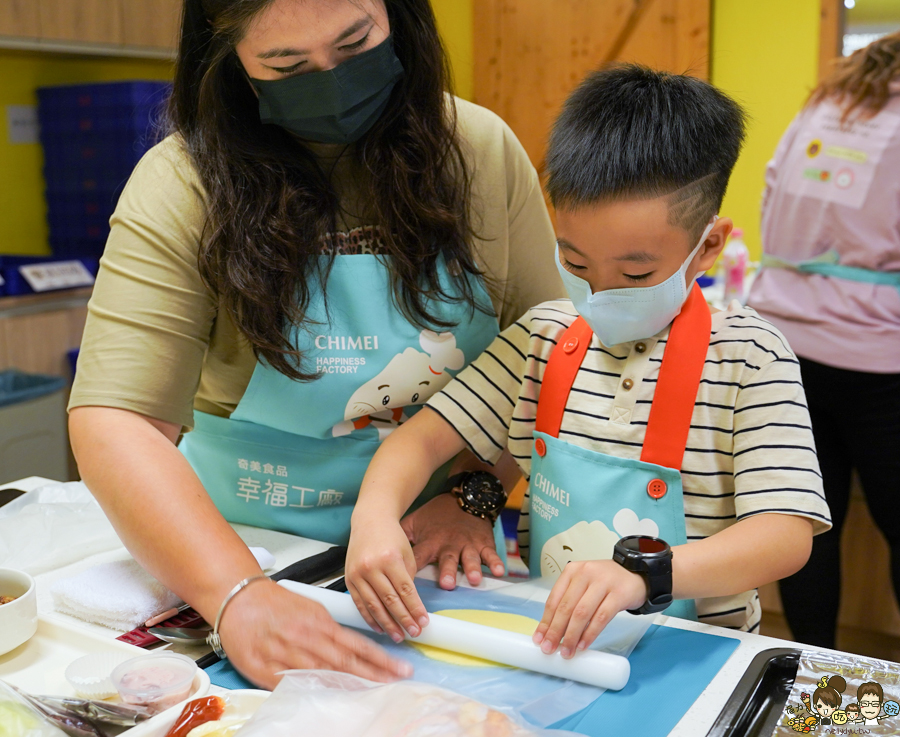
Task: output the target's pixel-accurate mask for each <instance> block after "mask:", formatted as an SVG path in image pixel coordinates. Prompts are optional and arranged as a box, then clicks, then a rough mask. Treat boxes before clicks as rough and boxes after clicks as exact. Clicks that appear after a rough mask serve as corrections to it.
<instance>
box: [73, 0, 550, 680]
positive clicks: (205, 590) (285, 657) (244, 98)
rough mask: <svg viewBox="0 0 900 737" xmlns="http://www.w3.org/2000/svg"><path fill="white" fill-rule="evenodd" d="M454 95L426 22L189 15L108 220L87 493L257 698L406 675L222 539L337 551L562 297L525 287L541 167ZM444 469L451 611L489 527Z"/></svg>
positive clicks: (424, 554) (429, 555) (328, 14)
mask: <svg viewBox="0 0 900 737" xmlns="http://www.w3.org/2000/svg"><path fill="white" fill-rule="evenodd" d="M447 86H448V69H447V63H446V59H445V57H444V54H443V51H442V48H441V44H440V40H439V38H438V35H437V31H436V28H435V21H434V16H433V14H432V11H431V7H430V5H429V2H428V0H186V1H185V6H184V20H183V27H182V37H181V44H180V49H179V53H178V61H177V66H176V74H175V84H174V91H173V94H172V98H171V103H170V119H171V124H172V134H171V135H170V136H169V137H168V138H166V139H165V140H163V141H162V142H161V143H160V144H159V145H157V146H156V147H155V148H154V149H152V150H151V151H150V152H149V153H148V154H147V156H146V157H145V158H144V159H143V160H142V161H141V163H140V164H139V165H138V167H137V168H136V170H135V172H134V174H133V175H132V178H131V180H130V182H129V184H128V186H127V187H126V189H125V191H124V192H123V194H122V197H121V199H120V201H119V204H118V207H117V210H116V213H115V215H114V216H113V219H112V232H111V235H110V239H109V242H108V245H107V248H106V252H105V254H104V258H103V262H102V267H101V272H100V274H99V276H98V279H97V284H96V288H95V292H94V296H93V298H92V301H91V305H90V315H89V318H88V323H87V327H86V329H85V336H84V341H83V344H82V350H81V354H80V357H79V366H78V375H77V377H76V381H75V386H74V388H73V392H72V400H71V405H70V410H71V413H70V430H71V437H72V444H73V448H74V450H75V454H76V457H77V459H78V463H79V469H80V471H81V473H82V476H83V478H84V480H85V482H86V483H87V485H88V486H89V487H90V489H91V491H92V492H93V493H94V494H95V496H96V497H97V499H98V500H99V502H100V504H101V505H102V506H103V508H104V510H105V511H106V513H107V514H108V515H109V517H110V519H111V520H112V522H113V524H114V525H115V527H116V529H117V531H118V532H119V534H120V535H121V537H122V539H123V540H124V542H125V543H126V545H127V546H128V548H129V550H130V551H131V552H132V554H133V555H134V556H135V558H136V559H137V560H138V561H139V562H140V563H141V564H142V565H144V566H145V567H146V568H147V569H148V570H149V571H150V572H151V573H153V574H154V575H155V576H156V577H157V578H158V579H159V580H160V581H162V582H163V583H165V584H166V585H167V586H168V587H169V588H171V589H172V590H173V591H174V592H176V593H177V594H178V595H179V596H181V597H182V598H183V599H184V600H185V601H187V602H188V603H190V604H191V605H193V606H194V607H195V608H196V609H197V610H198V611H199V612H200V613H201V614H202V615H203V616H204V617H205V618H206V619H207V620H208V621H209V622H215V621H216V620H217V619H219V620H220V621H219V628H218V633H219V636H220V650H223V651H224V652H225V653H227V656H228V657H229V658H230V659H231V660H232V662H233V663H234V664H235V666H236V667H237V668H238V669H239V670H240V671H241V672H242V673H243V674H244V675H246V676H247V677H249V678H250V679H251V680H253V681H254V682H255V683H257V684H260V685H263V686H272V685H274V683H275V682H276V680H277V679H276V676H275V674H276V673H278V672H279V671H282V670H285V669H289V668H308V667H312V668H326V669H336V670H344V671H347V672H351V673H355V674H358V675H361V676H364V677H367V678H371V679H375V680H390V679H392V678H397V677H400V676H403V675H406V672H405V670H404V666H403V664H400V663H397V662H395V661H393V660H391V659H389V658H388V657H387V656H386V655H385V654H384V653H383V652H382V651H381V650H380V649H379V648H377V647H376V646H374V645H373V644H372V643H371V642H370V641H368V640H366V639H365V638H362V637H360V636H357V635H356V634H353V633H350V632H347V631H344V630H341V629H340V628H339V627H338V626H337V625H336V624H335V623H334V622H333V621H332V620H331V619H330V618H329V617H328V616H327V614H326V613H325V612H324V610H322V609H321V608H320V607H319V606H318V605H315V604H313V603H312V602H309V601H307V600H305V599H302V598H300V597H298V596H295V595H293V594H291V593H289V592H287V591H285V590H283V589H281V588H280V587H278V586H277V585H275V584H274V583H272V582H271V581H269V580H267V579H265V578H263V577H260V574H261V571H260V569H259V566H258V564H257V563H256V561H255V560H254V558H253V556H252V555H251V554H250V552H249V551H248V549H247V546H246V545H245V544H244V543H243V542H242V541H241V540H240V538H239V537H238V536H237V535H236V534H235V533H234V531H233V530H232V528H231V527H230V526H229V524H228V523H229V522H232V523H245V524H250V525H254V526H257V527H266V528H270V529H277V530H282V531H285V532H290V533H293V534H297V535H302V536H305V537H309V538H314V539H319V540H324V541H328V542H332V543H336V544H346V542H347V539H348V536H349V521H350V514H351V512H352V510H353V505H354V502H355V500H356V496H357V493H358V491H359V485H360V483H361V481H362V478H363V475H364V473H365V470H366V467H367V465H368V462H369V460H370V459H371V457H372V455H373V454H374V452H375V450H376V449H377V448H378V444H379V442H380V441H381V440H383V439H384V437H386V436H387V434H388V433H390V432H391V431H392V430H393V429H394V428H395V427H396V426H397V425H399V424H400V423H402V422H404V421H405V420H406V419H407V418H408V417H410V416H411V415H412V414H413V413H414V412H415V411H416V410H417V409H418V408H419V406H421V405H422V404H424V403H425V402H426V401H427V400H428V399H429V398H430V397H431V396H432V395H433V394H434V393H435V392H437V391H438V390H440V389H441V388H442V387H443V386H444V385H445V384H446V383H447V382H448V381H449V380H450V379H451V378H452V377H453V376H454V375H455V374H456V373H458V372H459V371H460V370H461V369H462V368H463V367H464V366H465V365H466V364H467V363H468V362H469V361H471V360H472V359H473V358H475V357H476V356H477V355H479V353H480V352H481V351H482V350H483V349H484V348H485V347H486V346H487V345H488V344H489V343H490V342H491V340H492V339H493V338H494V337H495V336H496V334H497V332H498V329H500V328H505V327H506V326H507V325H509V324H510V323H511V322H512V321H513V320H515V319H516V317H517V316H518V315H520V314H522V313H523V312H524V311H525V309H526V307H527V306H529V305H531V304H535V303H538V302H541V301H543V300H546V299H550V298H553V297H556V296H559V294H560V293H561V286H560V285H559V282H558V279H557V277H556V275H555V274H551V273H549V272H542V273H536V272H535V271H534V270H533V269H532V268H531V264H532V263H534V261H533V259H532V253H533V252H536V251H537V249H544V250H546V247H547V243H550V242H552V238H553V235H552V228H551V225H550V222H549V218H548V216H547V211H546V207H545V205H544V201H543V198H542V195H541V189H540V185H539V182H538V178H537V175H536V172H535V170H534V168H533V167H532V165H531V164H530V162H529V161H528V158H527V156H526V154H525V152H524V150H523V149H522V147H521V145H520V144H519V143H518V141H517V140H516V139H515V137H514V135H513V134H512V132H511V131H510V130H509V128H507V127H506V126H505V125H504V124H503V123H502V121H500V120H499V119H498V118H497V117H496V116H494V115H492V114H491V113H489V112H487V111H486V110H483V109H481V108H478V107H476V106H475V105H471V104H469V103H465V102H463V101H461V100H458V99H456V98H453V97H452V96H450V95H448V94H447V92H446V90H447ZM187 431H190V432H187ZM182 434H184V437H183V438H182V439H181V442H180V444H178V445H176V443H178V441H179V437H180V436H181V435H182ZM454 465H455V467H456V470H457V471H465V470H467V469H472V468H475V467H476V462H475V460H474V458H471V457H460V458H458V459H457V460H456V461H455V462H454ZM512 467H513V466H512V464H510V468H512ZM448 470H449V469H444V470H443V472H442V473H440V474H438V475H436V477H435V478H434V479H432V482H431V484H430V486H429V489H427V490H426V492H427V494H426V496H425V497H424V498H425V499H428V498H429V497H431V496H433V497H434V498H433V499H431V501H427V502H426V503H425V504H424V505H423V506H422V507H421V509H419V510H418V511H417V512H415V513H413V514H412V515H411V516H410V517H409V518H407V521H406V524H405V530H406V532H407V534H408V535H409V536H410V538H411V540H412V541H413V542H414V544H415V548H416V563H417V564H418V565H420V566H421V565H424V564H425V563H428V562H430V561H432V560H438V561H439V562H440V566H441V580H442V585H445V586H450V587H452V585H453V583H454V582H455V574H456V569H457V567H458V566H459V565H460V564H462V565H463V567H464V569H465V570H466V572H467V573H468V574H469V578H470V580H472V581H477V579H478V578H479V577H480V575H481V564H482V562H484V563H485V564H487V565H489V566H491V568H492V570H494V571H495V572H500V571H502V564H501V563H500V561H499V558H498V557H497V554H496V551H495V549H494V545H493V533H492V530H491V525H490V523H489V522H488V521H486V519H484V518H482V517H486V518H488V519H490V518H492V517H493V516H494V515H493V514H492V513H491V512H493V511H496V510H491V509H487V510H485V509H480V513H481V516H479V509H473V510H472V511H471V513H467V511H464V510H463V509H462V508H461V507H460V505H458V504H457V502H456V500H455V499H454V498H452V497H451V495H449V494H440V493H438V492H440V491H442V490H446V489H447V488H448V484H447V482H446V478H447V475H448ZM498 473H499V474H500V475H501V476H503V477H504V478H503V481H504V482H505V483H506V486H507V488H509V484H510V483H513V482H514V481H515V472H512V473H504V472H503V471H502V470H501V471H500V472H498ZM498 499H499V500H500V503H501V504H502V492H501V493H500V494H499V495H498V494H497V493H496V490H495V491H494V493H493V496H492V497H491V498H490V499H487V500H486V501H485V503H484V505H482V506H485V505H486V506H490V504H494V505H496V504H497V503H498ZM476 506H477V505H476ZM245 587H248V591H247V592H246V593H244V592H243V588H245ZM226 605H227V606H226Z"/></svg>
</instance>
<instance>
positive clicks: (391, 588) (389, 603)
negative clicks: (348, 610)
mask: <svg viewBox="0 0 900 737" xmlns="http://www.w3.org/2000/svg"><path fill="white" fill-rule="evenodd" d="M415 575H416V560H415V557H414V556H413V551H412V548H411V547H410V545H409V540H408V539H407V537H406V533H405V532H404V531H403V528H402V527H400V524H399V523H398V522H397V521H396V519H392V518H391V517H389V516H384V515H382V516H370V517H365V518H364V519H362V520H359V519H358V518H356V517H354V520H353V532H352V533H351V535H350V544H349V546H348V548H347V562H346V564H345V566H344V578H345V579H346V581H347V590H348V591H349V592H350V595H351V596H352V597H353V601H354V603H355V604H356V608H357V609H359V613H360V614H362V616H363V618H364V619H365V620H366V622H368V624H369V626H370V627H371V628H372V629H373V630H375V631H376V632H379V633H380V632H386V633H387V634H389V635H390V636H391V638H392V639H393V640H394V642H400V641H402V640H403V630H401V629H400V627H402V628H403V629H404V630H406V631H407V632H409V634H410V635H412V636H413V637H418V636H419V634H421V631H422V627H425V626H426V625H427V624H428V612H427V611H426V609H425V605H424V604H423V603H422V600H421V599H420V598H419V593H418V592H417V591H416V585H415V583H414V581H413V578H414V577H415ZM398 623H399V626H398Z"/></svg>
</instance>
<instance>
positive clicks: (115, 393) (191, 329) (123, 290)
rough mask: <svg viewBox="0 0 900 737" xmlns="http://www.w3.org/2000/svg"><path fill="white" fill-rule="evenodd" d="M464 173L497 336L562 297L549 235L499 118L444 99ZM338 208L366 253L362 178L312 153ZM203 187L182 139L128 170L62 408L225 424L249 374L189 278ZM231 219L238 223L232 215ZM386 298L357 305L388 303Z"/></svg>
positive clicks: (203, 292) (233, 335)
mask: <svg viewBox="0 0 900 737" xmlns="http://www.w3.org/2000/svg"><path fill="white" fill-rule="evenodd" d="M455 104H456V106H457V111H458V125H459V133H460V139H461V141H462V143H463V149H464V152H465V155H466V158H467V161H468V163H469V165H470V167H471V172H472V204H471V208H472V214H473V223H474V226H475V230H476V232H477V234H478V237H477V239H476V241H475V242H474V244H473V248H474V252H475V257H476V260H477V263H478V265H479V267H480V268H481V269H482V270H483V271H484V272H485V273H486V275H488V276H489V277H490V279H491V280H492V282H493V283H494V284H496V285H497V288H496V289H494V290H491V291H492V292H495V294H493V295H492V299H493V301H494V309H495V310H496V312H497V315H498V316H499V321H500V327H501V329H503V328H505V327H507V326H508V325H510V324H511V323H512V322H513V321H514V320H516V319H517V318H518V317H519V316H520V315H522V314H523V313H524V312H525V311H526V310H527V309H528V308H529V307H531V306H533V305H536V304H538V303H541V302H544V301H547V300H550V299H554V298H558V297H560V296H562V294H563V289H562V285H561V283H560V281H559V276H558V274H557V271H556V269H554V268H553V265H552V263H551V261H550V259H552V258H553V244H554V236H553V229H552V226H551V223H550V219H549V216H548V214H547V209H546V206H545V204H544V199H543V196H542V193H541V187H540V183H539V181H538V176H537V173H536V172H535V169H534V167H533V166H532V165H531V162H530V161H529V160H528V156H527V155H526V153H525V151H524V149H523V148H522V146H521V144H520V143H519V142H518V140H517V139H516V137H515V135H514V134H513V132H512V131H511V130H510V129H509V127H508V126H507V125H506V124H505V123H504V122H503V121H502V120H501V119H500V118H499V117H497V116H496V115H494V114H493V113H491V112H489V111H488V110H485V109H484V108H481V107H478V106H476V105H473V104H471V103H468V102H465V101H462V100H458V99H457V100H455ZM313 150H314V153H315V154H316V155H317V156H319V157H320V160H321V162H322V164H323V167H324V168H325V170H326V171H330V172H331V176H332V180H333V181H334V183H335V187H336V189H337V191H338V194H339V196H340V198H341V210H342V213H341V217H340V218H339V223H338V227H339V229H340V231H341V232H339V233H338V234H337V238H336V241H337V243H338V247H339V249H341V250H339V251H338V252H339V253H341V252H342V250H343V249H342V246H346V248H347V252H348V253H358V252H360V249H362V252H365V248H366V243H367V241H368V240H369V239H370V238H371V236H372V233H373V232H377V226H376V224H375V223H372V222H371V221H370V220H368V219H367V214H366V210H367V207H366V203H365V197H364V195H363V194H362V193H361V192H360V190H359V189H358V187H357V186H356V185H357V184H358V183H359V182H360V181H361V179H362V177H361V172H359V171H358V164H357V163H356V161H355V160H354V158H353V156H352V154H351V153H350V152H349V150H348V149H344V148H341V147H336V146H327V145H317V146H316V147H315V148H314V149H313ZM204 201H205V197H204V192H203V187H202V184H201V183H200V180H199V178H198V176H197V173H196V171H195V169H194V167H193V164H192V162H191V160H190V158H189V157H188V155H187V153H186V152H185V150H184V149H183V147H182V145H181V143H180V140H179V139H178V138H176V137H174V136H170V137H169V138H166V139H165V140H164V141H162V142H161V143H160V144H159V145H157V146H155V147H154V148H153V149H151V150H150V151H149V152H148V153H147V154H146V155H145V156H144V158H143V159H142V160H141V161H140V163H139V164H138V165H137V167H136V168H135V170H134V173H133V174H132V176H131V179H130V180H129V182H128V184H127V186H126V187H125V190H124V192H123V193H122V196H121V198H120V199H119V203H118V206H117V207H116V211H115V213H114V214H113V216H112V219H111V221H110V222H111V226H112V230H111V233H110V236H109V241H108V243H107V245H106V250H105V252H104V254H103V258H102V260H101V264H100V273H99V274H98V276H97V283H96V285H95V287H94V293H93V296H92V298H91V301H90V304H89V305H88V313H89V314H88V320H87V325H86V327H85V331H84V338H83V340H82V345H81V353H80V355H79V358H78V371H77V373H76V376H75V385H74V387H73V389H72V395H71V400H70V402H69V408H70V409H71V408H73V407H80V406H89V405H94V406H103V407H116V408H120V409H127V410H131V411H134V412H138V413H140V414H143V415H147V416H149V417H153V418H156V419H159V420H163V421H166V422H171V423H175V424H180V425H182V426H183V427H185V428H191V427H193V424H194V423H193V410H194V409H197V410H199V411H201V412H206V413H209V414H213V415H217V416H220V417H228V416H230V414H231V412H232V411H234V409H235V408H236V407H237V404H238V402H239V401H240V399H241V397H242V396H243V394H244V392H245V390H246V388H247V385H248V384H249V383H250V377H251V375H252V374H253V370H254V368H255V366H256V363H257V362H256V358H255V357H254V354H253V351H252V350H251V348H250V345H249V343H248V342H247V341H246V340H245V339H244V337H243V336H242V335H241V333H240V331H239V330H238V329H237V327H236V326H235V324H234V323H233V322H232V320H231V319H230V318H229V316H228V315H227V313H226V312H224V311H220V310H219V309H217V299H216V297H215V295H214V294H212V293H211V292H210V291H209V290H208V289H207V288H206V286H205V285H204V284H203V281H202V279H201V277H200V273H199V270H198V262H197V254H198V248H199V243H200V237H201V232H202V230H203V225H204V222H205V217H206V215H205V205H204ZM235 216H236V217H240V213H235ZM387 297H388V295H383V296H380V295H361V298H366V299H378V298H387Z"/></svg>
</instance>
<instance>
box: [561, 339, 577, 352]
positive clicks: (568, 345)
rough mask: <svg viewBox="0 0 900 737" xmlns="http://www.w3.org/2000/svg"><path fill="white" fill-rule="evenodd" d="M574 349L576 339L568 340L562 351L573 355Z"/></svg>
mask: <svg viewBox="0 0 900 737" xmlns="http://www.w3.org/2000/svg"><path fill="white" fill-rule="evenodd" d="M576 348H578V338H569V339H568V340H567V341H566V342H565V343H563V350H564V351H565V352H566V353H574V352H575V349H576Z"/></svg>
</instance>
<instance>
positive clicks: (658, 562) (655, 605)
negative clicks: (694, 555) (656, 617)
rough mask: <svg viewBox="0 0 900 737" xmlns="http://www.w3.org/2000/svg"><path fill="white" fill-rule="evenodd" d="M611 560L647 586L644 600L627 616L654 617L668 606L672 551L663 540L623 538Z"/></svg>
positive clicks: (637, 537)
mask: <svg viewBox="0 0 900 737" xmlns="http://www.w3.org/2000/svg"><path fill="white" fill-rule="evenodd" d="M613 560H614V561H615V562H616V563H618V564H619V565H620V566H622V567H623V568H625V570H627V571H631V572H632V573H637V574H639V575H640V576H641V577H642V578H643V579H644V582H645V583H646V584H647V599H646V600H645V601H644V604H643V605H642V606H641V607H640V608H639V609H629V610H628V612H629V614H655V613H656V612H661V611H662V610H663V609H666V608H667V607H668V606H669V605H670V604H671V603H672V548H670V547H669V545H668V543H666V541H665V540H660V539H659V538H658V537H648V536H647V535H631V536H629V537H623V538H622V539H621V540H619V542H617V543H616V547H615V548H614V549H613Z"/></svg>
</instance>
